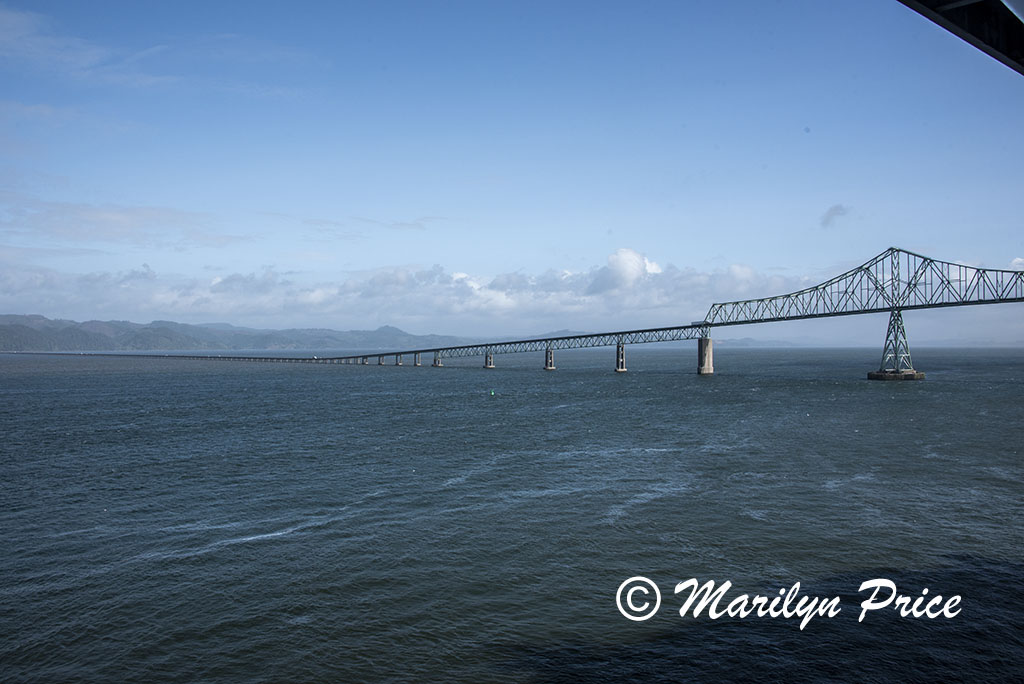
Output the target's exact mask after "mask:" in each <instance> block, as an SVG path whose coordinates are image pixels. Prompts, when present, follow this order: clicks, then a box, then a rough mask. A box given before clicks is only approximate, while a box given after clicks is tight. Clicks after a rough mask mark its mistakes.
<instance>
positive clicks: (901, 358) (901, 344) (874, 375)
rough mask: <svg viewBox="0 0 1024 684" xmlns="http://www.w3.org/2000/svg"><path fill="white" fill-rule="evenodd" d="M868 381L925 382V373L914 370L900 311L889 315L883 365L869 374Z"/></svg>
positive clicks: (895, 310) (894, 311) (894, 310)
mask: <svg viewBox="0 0 1024 684" xmlns="http://www.w3.org/2000/svg"><path fill="white" fill-rule="evenodd" d="M868 380H924V373H922V372H921V371H917V370H914V363H913V362H912V361H911V360H910V346H909V345H908V344H907V331H906V329H905V328H904V327H903V312H902V311H901V310H900V309H893V310H892V311H891V312H890V313H889V328H888V330H886V333H885V348H884V349H883V350H882V364H881V365H880V366H879V367H878V370H877V371H869V372H868Z"/></svg>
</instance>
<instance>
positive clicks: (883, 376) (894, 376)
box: [868, 370, 924, 380]
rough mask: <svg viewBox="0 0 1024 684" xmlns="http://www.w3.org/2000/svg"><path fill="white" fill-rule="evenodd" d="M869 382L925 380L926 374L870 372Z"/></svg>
mask: <svg viewBox="0 0 1024 684" xmlns="http://www.w3.org/2000/svg"><path fill="white" fill-rule="evenodd" d="M868 380H924V373H923V372H921V371H916V370H902V371H868Z"/></svg>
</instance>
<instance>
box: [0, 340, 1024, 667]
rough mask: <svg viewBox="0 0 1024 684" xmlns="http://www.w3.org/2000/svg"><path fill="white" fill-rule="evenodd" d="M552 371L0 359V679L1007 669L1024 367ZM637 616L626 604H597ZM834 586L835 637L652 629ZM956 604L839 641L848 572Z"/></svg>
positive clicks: (653, 363) (846, 353) (815, 356)
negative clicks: (712, 607) (658, 600)
mask: <svg viewBox="0 0 1024 684" xmlns="http://www.w3.org/2000/svg"><path fill="white" fill-rule="evenodd" d="M914 360H915V362H916V364H917V366H918V367H919V368H921V369H923V370H925V371H926V372H927V374H928V379H927V380H926V381H924V382H919V383H877V382H868V381H867V380H865V379H864V377H865V373H866V371H867V370H870V369H871V368H872V367H873V366H876V365H877V362H878V351H877V350H867V349H865V350H730V349H727V348H719V349H716V355H715V368H716V371H717V374H716V375H715V376H713V377H698V376H696V375H695V374H694V372H693V370H694V366H695V352H694V351H693V349H692V348H691V347H686V348H680V349H637V350H634V349H632V348H630V351H629V359H628V362H629V364H628V365H629V368H630V371H629V372H628V373H625V374H616V373H613V372H611V369H612V366H613V363H614V360H613V353H612V352H611V351H610V350H593V351H578V352H558V354H557V359H556V361H557V362H558V366H559V368H558V370H557V371H556V372H553V373H545V372H543V371H542V370H541V369H540V366H541V365H542V362H543V361H542V359H541V358H538V357H537V355H533V354H530V355H521V356H507V357H506V356H500V357H496V361H497V363H498V366H499V367H498V368H497V369H495V370H484V369H482V368H479V365H480V364H479V359H473V360H471V361H469V360H467V361H466V362H464V363H461V364H460V363H457V362H456V363H454V364H449V365H448V366H446V367H445V368H440V369H436V368H430V367H422V368H412V367H409V366H405V367H402V368H396V367H392V366H385V367H377V366H369V367H350V366H315V365H301V364H245V363H228V362H209V361H205V362H204V361H184V360H175V359H141V358H138V359H133V358H98V357H92V358H90V357H58V356H53V357H48V356H29V355H0V429H2V442H0V450H2V451H0V541H2V545H3V549H2V553H0V578H2V583H0V679H2V680H4V681H13V682H36V681H38V682H49V681H150V682H159V681H176V682H195V681H224V682H261V681H265V682H282V681H288V682H304V681H323V682H348V681H351V682H356V681H367V682H408V681H437V682H448V681H451V682H492V681H493V682H547V681H565V682H570V681H574V682H575V681H582V682H615V681H659V682H660V681H664V682H669V681H680V680H690V681H694V680H696V681H716V682H717V681H722V680H730V679H738V678H745V679H762V678H763V679H768V680H773V679H775V680H794V679H796V680H814V679H819V680H847V681H915V680H917V681H949V680H951V679H959V678H966V677H968V676H970V677H972V678H974V679H981V680H986V679H988V680H991V681H1004V680H1007V679H1012V678H1014V677H1019V676H1020V674H1021V672H1024V641H1022V636H1021V635H1022V634H1024V619H1022V618H1021V611H1022V610H1024V600H1022V598H1021V596H1020V592H1021V591H1022V589H1024V532H1022V531H1021V528H1022V522H1024V516H1022V511H1024V484H1022V477H1024V467H1022V463H1021V454H1020V447H1021V435H1022V433H1021V427H1022V425H1024V385H1022V382H1024V352H1022V351H1020V350H989V351H980V352H978V351H965V350H936V349H916V350H915V355H914ZM634 575H644V576H646V577H649V578H651V579H652V580H654V581H655V582H656V583H657V584H658V586H659V587H660V589H661V592H662V597H663V600H662V606H661V609H660V611H659V612H658V614H657V615H656V616H654V617H653V618H652V619H650V620H648V621H646V622H633V621H630V620H627V619H626V618H625V617H623V616H622V615H621V614H620V613H619V611H618V609H617V608H616V604H615V594H616V589H617V588H618V586H619V584H620V583H621V582H622V581H623V580H625V579H627V578H629V577H631V576H634ZM691 577H694V578H698V579H700V580H701V582H703V581H706V580H714V581H716V582H718V583H721V582H724V581H726V580H729V581H731V582H732V583H733V585H735V589H733V590H732V591H731V592H730V595H729V598H730V599H731V598H732V597H733V596H737V595H739V594H740V593H743V592H746V593H749V594H755V593H760V594H762V595H767V596H775V595H777V593H778V591H779V589H780V588H785V589H788V588H789V587H791V586H792V585H793V584H794V583H795V582H800V583H801V592H802V594H808V595H810V596H821V597H833V596H839V597H840V598H841V606H842V610H841V612H840V614H839V615H837V616H836V617H834V618H831V619H829V618H825V617H817V618H815V619H813V620H812V621H811V622H810V623H809V624H808V625H807V627H806V628H805V629H804V630H802V631H801V630H800V625H799V620H796V619H788V620H787V619H784V618H779V619H769V618H757V617H756V616H751V617H747V618H745V619H738V618H729V617H723V618H720V619H717V620H710V619H708V618H707V617H706V615H705V616H704V617H702V618H700V619H694V618H693V617H686V618H683V617H680V615H679V608H680V606H681V604H682V600H681V596H682V595H676V594H673V589H674V587H675V585H676V583H677V582H681V581H684V580H687V579H689V578H691ZM877 577H883V578H889V579H892V580H893V581H894V582H896V584H897V586H898V587H899V589H900V591H901V592H905V593H907V594H909V595H911V596H913V597H917V596H919V595H920V594H921V590H922V588H924V587H927V588H929V591H930V596H931V595H934V594H942V595H944V596H946V595H952V594H960V595H961V596H962V597H963V599H962V604H961V607H962V612H961V613H960V615H958V616H957V617H956V618H953V619H946V618H937V619H935V620H929V619H926V618H921V619H913V618H900V617H899V615H898V614H897V613H896V612H895V611H893V610H891V609H889V610H884V611H882V610H880V611H876V612H873V613H871V614H868V616H867V617H866V618H865V620H864V621H863V622H858V621H857V617H858V614H859V605H858V604H859V603H860V601H862V600H864V599H865V598H866V595H864V594H858V593H857V590H858V587H859V585H860V583H861V582H862V581H864V580H868V579H872V578H877Z"/></svg>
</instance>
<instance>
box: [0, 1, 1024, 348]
mask: <svg viewBox="0 0 1024 684" xmlns="http://www.w3.org/2000/svg"><path fill="white" fill-rule="evenodd" d="M1022 122H1024V77H1022V76H1021V75H1020V74H1017V73H1015V72H1013V71H1012V70H1010V69H1009V68H1007V67H1006V66H1004V65H1002V64H1000V63H999V62H997V61H996V60H994V59H992V58H990V57H988V56H986V55H984V54H983V53H982V52H980V51H978V50H977V49H975V48H973V47H971V46H970V45H968V44H966V43H965V42H963V41H961V40H960V39H958V38H956V37H955V36H953V35H951V34H950V33H948V32H946V31H944V30H943V29H941V28H939V27H937V26H935V25H934V24H932V23H931V22H930V21H928V20H926V19H925V18H923V17H921V16H920V15H918V14H916V13H915V12H913V11H911V10H909V9H907V8H906V7H904V6H903V5H902V4H900V3H899V2H897V1H896V0H862V1H859V2H856V3H822V2H820V1H819V0H778V1H776V2H766V1H765V0H757V1H751V2H746V1H740V2H729V3H708V2H688V1H687V2H681V1H672V2H658V1H647V2H640V3H636V2H624V1H623V2H603V1H600V0H592V1H587V2H571V1H569V0H564V1H558V2H531V1H529V0H515V1H498V0H472V1H465V2H462V1H459V0H444V1H442V0H436V1H434V0H420V1H416V2H411V1H410V2H399V1H386V0H385V1H381V2H372V3H365V2H364V3H356V2H293V3H280V2H247V3H244V4H239V3H209V2H188V1H179V2H174V3H139V2H134V1H130V2H111V1H107V0H95V1H93V2H89V3H79V2H47V1H38V2H12V1H6V0H0V313H32V314H41V315H44V316H47V317H50V318H68V319H73V320H89V319H101V320H110V319H117V320H132V321H136V322H148V321H151V320H159V319H169V320H176V321H181V322H186V323H213V322H227V323H232V324H235V325H244V326H252V327H261V328H288V327H317V328H333V329H342V330H346V329H373V328H376V327H378V326H381V325H394V326H397V327H400V328H402V329H404V330H407V331H409V332H413V333H418V334H425V333H439V334H454V335H469V336H480V335H486V336H491V337H493V336H522V335H532V334H539V333H543V332H547V331H553V330H562V329H571V330H577V331H602V330H621V329H628V328H637V327H655V326H668V325H677V324H684V323H689V322H690V321H692V320H698V319H702V318H703V316H704V313H705V312H706V311H707V308H708V306H709V305H710V304H711V303H712V302H716V301H728V300H734V299H743V298H750V297H761V296H767V295H772V294H781V293H784V292H788V291H791V290H794V289H798V288H800V287H805V286H808V285H812V284H815V283H817V282H820V281H822V280H825V279H827V278H828V277H830V276H832V275H836V274H838V273H840V272H842V271H844V270H846V269H849V268H851V267H854V266H856V265H858V264H860V263H863V262H865V261H867V260H868V259H870V258H871V257H873V256H874V255H876V254H878V253H880V252H882V251H884V250H885V249H886V248H888V247H890V246H898V247H903V248H905V249H909V250H912V251H915V252H918V253H922V254H925V255H927V256H931V257H934V258H937V259H943V260H948V261H958V262H963V263H967V264H971V265H975V266H983V267H990V268H1024V211H1022V197H1024V192H1022V190H1024V133H1022ZM1022 307H1024V305H1018V304H1008V305H999V306H988V307H966V308H964V309H957V310H942V311H936V312H913V313H908V314H907V315H906V323H907V327H908V334H909V335H910V339H911V344H912V345H913V343H914V340H915V326H917V330H916V334H917V339H919V340H924V341H943V340H947V339H950V340H961V341H964V340H967V341H971V340H978V341H986V342H996V343H1020V344H1024V308H1022ZM876 318H877V317H870V318H869V317H852V318H851V319H844V320H836V321H820V322H815V325H814V326H810V327H808V326H807V325H802V324H793V326H791V327H786V325H776V324H772V325H769V326H761V327H760V328H759V327H757V326H751V327H744V328H740V329H735V336H753V337H763V338H765V339H791V338H793V337H794V336H798V337H801V338H806V339H812V340H817V341H821V342H823V343H830V342H842V341H850V340H854V341H862V342H865V343H870V342H877V343H878V344H879V345H880V344H881V340H882V339H883V338H884V334H885V320H884V318H882V319H878V320H876ZM865 319H868V320H865ZM732 333H733V331H730V334H732Z"/></svg>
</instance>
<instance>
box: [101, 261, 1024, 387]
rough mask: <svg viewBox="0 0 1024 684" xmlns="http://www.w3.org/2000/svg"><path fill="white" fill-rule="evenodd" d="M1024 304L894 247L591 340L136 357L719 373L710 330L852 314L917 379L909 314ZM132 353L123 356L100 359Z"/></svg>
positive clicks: (969, 269) (885, 356) (1003, 283)
mask: <svg viewBox="0 0 1024 684" xmlns="http://www.w3.org/2000/svg"><path fill="white" fill-rule="evenodd" d="M1022 301H1024V271H1009V270H999V269H985V268H975V267H973V266H967V265H964V264H956V263H952V262H948V261H939V260H936V259H931V258H929V257H926V256H922V255H920V254H916V253H914V252H908V251H906V250H902V249H898V248H896V247H890V248H889V249H887V250H885V251H884V252H882V253H881V254H879V255H878V256H876V257H874V258H873V259H871V260H869V261H867V262H866V263H864V264H862V265H860V266H858V267H856V268H853V269H851V270H849V271H847V272H845V273H842V274H840V275H838V276H836V277H834V278H831V279H830V280H827V281H825V282H824V283H821V284H819V285H815V286H813V287H808V288H805V289H803V290H799V291H797V292H791V293H789V294H783V295H777V296H773V297H764V298H761V299H748V300H743V301H736V302H724V303H718V304H712V305H711V308H710V309H708V313H707V315H706V316H705V317H704V320H702V321H694V322H693V323H690V324H689V325H678V326H668V327H664V328H643V329H639V330H620V331H616V332H603V333H594V334H587V335H565V336H561V337H539V338H532V339H525V340H511V341H503V342H481V343H478V344H467V345H459V346H452V347H431V348H424V349H410V350H401V351H387V352H373V353H368V354H367V353H364V354H355V355H351V356H331V357H319V356H312V357H276V356H231V355H197V354H131V356H137V357H141V358H153V357H158V358H169V357H173V358H180V359H197V360H200V359H201V360H219V361H245V362H255V363H321V364H356V365H370V364H371V359H373V360H375V364H374V365H381V366H382V365H385V363H387V360H388V359H392V360H393V363H394V365H397V366H401V365H403V364H404V360H405V358H406V357H411V359H412V365H413V366H420V365H422V359H423V355H425V354H426V355H429V356H431V357H432V358H431V365H433V366H441V365H443V361H442V360H443V359H445V358H458V357H466V356H482V357H483V361H484V363H483V367H484V368H494V355H495V354H515V353H521V352H531V351H542V350H543V351H544V368H545V370H555V363H554V352H555V350H557V349H580V348H584V347H608V346H612V345H614V346H615V347H616V354H615V370H616V371H618V372H624V371H625V370H626V351H625V348H626V345H627V344H645V343H651V342H670V341H676V340H693V339H695V340H697V372H698V374H701V375H709V374H711V373H713V372H714V367H713V362H712V342H711V329H712V328H714V327H719V326H728V325H746V324H751V323H768V322H778V321H792V320H801V319H808V318H825V317H831V316H850V315H855V314H869V313H882V312H889V328H888V331H887V333H886V340H885V346H884V348H883V352H882V363H881V365H880V367H879V370H878V371H873V372H872V373H869V374H868V376H869V377H870V378H872V379H882V380H893V379H899V380H916V379H921V378H923V377H924V374H923V373H921V372H919V371H916V370H915V369H914V367H913V363H912V361H911V358H910V349H909V346H908V345H907V339H906V332H905V329H904V326H903V315H902V312H903V311H904V310H912V309H932V308H940V307H948V306H968V305H978V304H1001V303H1007V302H1022ZM96 355H97V356H126V355H125V354H96Z"/></svg>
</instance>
